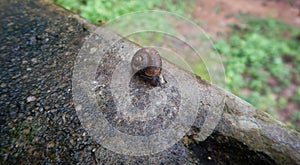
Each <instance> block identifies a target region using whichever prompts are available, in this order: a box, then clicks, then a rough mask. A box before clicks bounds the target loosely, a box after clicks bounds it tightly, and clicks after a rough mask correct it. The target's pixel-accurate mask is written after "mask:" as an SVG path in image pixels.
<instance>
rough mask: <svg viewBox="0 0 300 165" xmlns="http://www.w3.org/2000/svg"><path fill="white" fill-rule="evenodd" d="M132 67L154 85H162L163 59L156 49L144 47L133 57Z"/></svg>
mask: <svg viewBox="0 0 300 165" xmlns="http://www.w3.org/2000/svg"><path fill="white" fill-rule="evenodd" d="M131 67H132V70H133V71H134V73H136V74H138V75H139V76H140V77H142V78H144V79H145V80H147V81H149V82H150V84H151V85H152V86H157V85H161V79H160V74H161V70H162V61H161V57H160V55H159V53H158V52H157V51H156V50H155V49H153V48H142V49H140V50H138V51H137V52H136V53H135V54H134V56H133V57H132V60H131Z"/></svg>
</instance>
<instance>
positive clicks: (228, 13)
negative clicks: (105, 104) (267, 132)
mask: <svg viewBox="0 0 300 165" xmlns="http://www.w3.org/2000/svg"><path fill="white" fill-rule="evenodd" d="M195 3H196V5H195V7H193V8H194V9H193V10H192V12H191V13H190V14H191V15H192V19H193V20H194V21H195V22H196V23H197V24H199V25H200V26H201V27H202V28H203V29H204V30H205V32H207V33H208V34H209V35H210V36H211V37H212V39H216V38H219V39H220V38H226V37H228V35H229V33H230V26H229V25H233V24H240V23H241V22H240V21H241V20H239V19H238V16H239V15H240V14H248V15H252V16H256V17H262V18H274V19H278V20H281V21H283V22H285V23H287V24H290V25H292V26H295V27H298V28H300V0H290V1H289V0H238V1H236V0H213V1H207V0H197V1H196V2H195ZM188 29H189V27H186V29H185V28H182V30H183V31H188ZM270 81H272V80H270ZM299 85H300V82H298V81H292V83H291V85H290V86H289V87H287V88H285V89H283V90H282V91H281V92H279V93H278V94H277V96H276V100H278V99H279V98H280V97H284V98H286V99H287V100H288V102H287V104H286V106H285V107H284V108H279V107H277V108H276V113H277V114H278V116H279V119H280V120H281V121H284V122H291V120H292V118H293V114H294V111H297V110H299V109H300V104H299V103H296V102H293V101H292V100H291V97H292V95H293V93H295V92H296V90H297V86H299ZM250 92H251V91H250ZM293 125H295V126H296V127H297V128H296V129H299V128H298V127H299V125H300V121H296V122H294V123H293ZM297 125H298V126H297Z"/></svg>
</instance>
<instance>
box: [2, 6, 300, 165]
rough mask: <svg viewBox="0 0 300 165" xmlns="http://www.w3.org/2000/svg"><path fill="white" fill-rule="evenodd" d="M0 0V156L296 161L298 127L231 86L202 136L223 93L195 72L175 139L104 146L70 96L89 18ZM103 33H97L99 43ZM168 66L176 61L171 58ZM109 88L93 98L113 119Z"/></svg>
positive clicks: (16, 160)
mask: <svg viewBox="0 0 300 165" xmlns="http://www.w3.org/2000/svg"><path fill="white" fill-rule="evenodd" d="M0 8H1V11H2V12H1V13H0V20H1V25H0V28H1V34H0V40H1V45H0V58H1V61H0V62H1V73H0V77H1V80H0V89H1V96H0V107H1V112H0V124H1V129H0V134H1V135H0V141H1V143H0V162H1V164H2V163H6V164H26V163H32V164H35V163H41V164H46V163H51V164H61V163H67V164H75V163H82V164H96V163H99V164H128V163H131V164H133V163H137V164H159V163H162V164H183V163H186V164H210V163H217V164H241V163H251V164H254V163H265V164H274V163H277V164H300V153H299V152H300V141H299V139H300V135H299V133H298V132H295V131H293V130H289V129H288V128H287V127H286V126H285V125H283V124H282V123H280V122H278V121H276V120H274V119H272V118H271V117H270V116H268V115H266V114H264V113H262V112H260V111H258V110H256V109H255V108H254V107H252V106H251V105H249V104H248V103H246V102H244V101H243V100H241V99H239V98H237V97H236V96H234V95H232V94H230V93H226V102H225V108H224V112H223V115H222V118H221V121H220V123H219V124H218V125H217V128H216V129H215V130H214V132H213V133H212V135H211V136H209V137H208V138H207V139H206V140H205V141H202V140H204V139H203V138H202V137H201V136H202V135H203V132H201V131H203V130H201V131H200V128H202V127H203V125H204V124H205V122H204V121H203V120H204V118H205V117H206V116H207V115H208V114H210V115H211V114H213V113H214V112H216V111H214V108H217V107H218V105H219V104H220V103H222V102H223V101H224V98H223V97H222V96H223V95H222V94H224V91H223V90H222V89H219V88H216V87H214V86H211V85H210V84H208V83H206V82H205V81H202V80H200V79H199V80H198V81H197V83H198V84H197V85H198V88H199V89H200V94H199V98H200V99H201V100H200V108H199V109H198V110H197V111H199V114H200V115H199V116H198V117H197V120H196V122H195V123H194V126H192V128H191V130H190V131H189V132H188V133H187V134H186V135H185V136H184V137H183V138H182V140H180V141H179V142H178V143H176V144H175V145H174V146H172V147H171V148H169V149H168V150H165V151H163V152H160V153H157V154H153V155H151V156H127V155H121V154H116V153H114V152H112V151H109V150H107V149H106V148H104V147H102V146H100V145H99V144H98V143H97V141H95V139H93V138H92V137H91V135H89V134H88V132H86V130H85V129H84V127H83V126H82V124H83V123H80V120H79V118H78V116H77V114H76V110H75V106H74V103H73V100H72V82H71V79H72V71H73V67H74V63H75V61H76V56H77V55H78V52H79V49H80V48H81V46H82V44H83V42H84V41H85V39H86V38H87V37H88V36H89V35H90V33H91V31H93V30H94V29H95V26H93V25H91V24H89V23H87V22H86V21H84V20H83V19H80V18H79V17H78V16H74V15H73V14H71V13H69V12H67V11H65V10H63V9H61V8H59V7H57V6H55V5H52V4H51V3H49V2H44V1H28V0H25V1H14V0H13V1H8V0H4V1H1V2H0ZM105 39H106V38H105V35H103V36H102V42H103V43H105V42H106V41H105ZM137 48H138V47H137V45H135V44H133V43H130V42H128V41H126V40H122V41H120V43H119V44H117V45H116V47H113V48H112V50H111V51H108V52H107V53H108V54H106V57H109V54H114V55H116V56H114V57H121V56H117V55H120V54H122V53H124V51H125V52H128V54H132V53H133V52H134V51H135V50H136V49H137ZM130 52H131V53H130ZM107 60H110V61H114V59H109V58H107ZM109 64H110V63H107V66H105V68H107V70H102V69H99V70H98V74H99V76H100V78H99V77H98V79H97V80H98V81H99V82H102V83H103V84H105V82H106V81H108V80H109V79H106V77H105V76H107V77H110V74H111V73H110V72H109V67H113V66H109ZM111 65H113V64H111ZM169 67H170V69H172V68H173V67H174V68H175V66H173V65H171V64H170V66H169ZM99 68H101V66H99ZM105 71H106V72H105ZM178 74H188V73H185V72H184V71H180V72H179V73H178ZM101 77H102V78H101ZM166 77H167V78H168V75H167V74H166ZM170 85H172V83H171V84H170ZM131 87H132V88H137V87H138V89H139V92H144V91H147V89H148V88H149V86H147V84H146V83H144V84H143V82H142V81H139V80H138V79H137V78H136V79H134V80H133V82H132V84H131ZM166 88H168V86H167V87H166ZM108 90H109V89H107V88H99V89H97V92H98V93H101V97H103V98H102V99H100V102H99V104H100V105H101V110H102V111H103V112H106V113H107V114H106V115H107V116H108V118H109V119H110V120H109V121H110V122H111V123H113V124H116V121H114V119H115V118H113V117H114V116H113V115H114V113H113V111H110V110H112V109H114V103H113V102H110V100H111V99H110V98H111V97H112V96H111V94H109V93H107V91H108ZM174 91H175V92H174V93H173V94H176V89H175V90H174ZM133 93H134V91H133ZM134 94H136V93H134ZM169 94H170V95H172V93H169ZM136 97H138V96H136ZM174 99H175V101H174V103H176V98H174ZM110 103H111V104H110ZM172 106H175V107H176V106H177V105H176V104H174V105H170V107H172ZM212 116H214V115H212ZM110 117H111V118H110ZM161 117H162V118H163V117H164V116H161ZM159 122H161V121H155V122H153V124H157V123H159ZM116 126H118V128H119V129H121V130H122V129H123V131H130V130H134V132H131V133H132V134H148V133H152V132H151V130H150V129H149V128H153V127H146V129H142V128H140V127H134V124H132V123H126V122H124V123H123V124H118V125H116ZM150 126H151V125H150ZM157 127H159V125H157ZM126 129H127V130H126ZM147 131H149V132H147ZM204 131H205V130H204ZM207 131H208V132H209V131H211V130H207Z"/></svg>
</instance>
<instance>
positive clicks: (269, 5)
mask: <svg viewBox="0 0 300 165" xmlns="http://www.w3.org/2000/svg"><path fill="white" fill-rule="evenodd" d="M196 4H197V5H196V7H195V9H194V11H193V12H192V13H191V14H192V16H193V19H194V20H195V21H196V22H200V23H202V24H203V28H204V29H205V30H206V31H207V32H210V33H212V35H217V36H218V35H219V34H224V33H225V34H226V33H227V32H228V31H229V27H228V25H229V24H234V23H238V20H237V18H236V17H237V16H238V15H239V14H240V13H245V14H250V15H253V16H258V17H268V18H276V19H279V20H282V21H283V22H285V23H288V24H291V25H293V26H296V27H299V28H300V0H295V1H293V2H289V1H288V0H212V1H207V0H197V1H196Z"/></svg>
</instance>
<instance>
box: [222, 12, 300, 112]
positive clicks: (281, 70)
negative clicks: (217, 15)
mask: <svg viewBox="0 0 300 165" xmlns="http://www.w3.org/2000/svg"><path fill="white" fill-rule="evenodd" d="M241 19H242V20H243V21H244V25H245V27H244V28H236V27H235V26H233V27H232V33H231V37H229V38H228V39H227V40H221V41H217V42H216V48H217V50H218V51H219V52H220V53H221V54H223V55H224V57H225V65H226V85H227V88H228V90H230V91H232V92H234V93H235V94H237V95H239V96H241V97H242V98H244V99H245V100H247V101H249V102H250V103H251V104H253V105H255V106H256V107H258V108H260V109H262V110H265V111H268V112H269V113H271V114H273V116H274V115H275V114H276V113H275V109H276V108H281V109H282V108H284V106H285V105H286V104H287V100H286V99H285V98H279V102H278V103H276V97H275V95H276V93H278V92H279V91H280V90H281V89H282V88H285V87H287V86H288V85H289V84H290V83H292V76H294V75H296V74H299V73H300V69H299V67H297V66H298V64H299V58H300V57H299V55H300V47H299V41H298V40H297V39H296V37H295V36H298V35H299V34H300V30H299V29H296V28H293V27H291V26H288V25H286V24H284V23H282V22H280V21H278V20H273V19H261V18H254V17H247V16H245V15H243V16H241ZM287 56H288V57H289V58H291V59H293V60H292V61H291V62H290V63H287V62H286V61H285V59H286V57H287ZM270 79H272V80H273V81H275V82H273V85H274V84H275V85H276V86H274V87H272V86H271V85H272V83H271V84H269V80H270ZM245 89H247V90H245ZM245 91H247V92H245ZM249 91H251V92H249ZM295 98H296V97H295ZM276 106H277V107H276Z"/></svg>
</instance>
